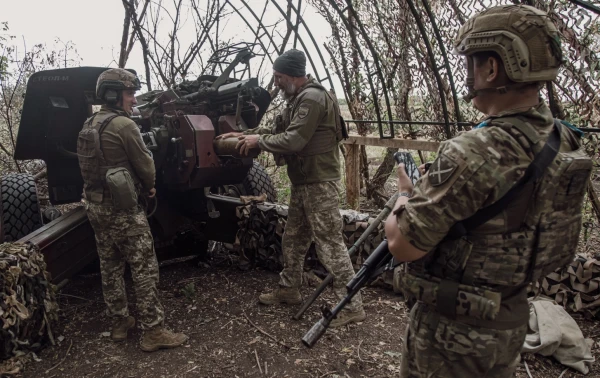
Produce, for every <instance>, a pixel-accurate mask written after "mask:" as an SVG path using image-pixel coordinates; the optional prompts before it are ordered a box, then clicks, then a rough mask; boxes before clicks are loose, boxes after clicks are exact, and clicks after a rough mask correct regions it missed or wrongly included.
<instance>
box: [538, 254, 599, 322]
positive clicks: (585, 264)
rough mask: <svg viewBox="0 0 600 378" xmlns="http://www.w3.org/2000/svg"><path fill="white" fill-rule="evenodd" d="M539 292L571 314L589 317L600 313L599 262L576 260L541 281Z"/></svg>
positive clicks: (580, 257)
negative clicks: (581, 313) (578, 313)
mask: <svg viewBox="0 0 600 378" xmlns="http://www.w3.org/2000/svg"><path fill="white" fill-rule="evenodd" d="M541 292H542V294H544V295H547V296H549V297H551V298H553V299H554V300H555V301H556V302H557V303H558V304H560V305H562V306H563V307H565V308H567V309H568V310H570V311H573V312H583V314H584V315H586V316H589V317H596V316H598V315H599V313H600V307H599V305H600V261H598V260H596V259H587V258H585V257H583V256H580V255H579V256H577V258H576V259H575V260H574V261H573V262H572V263H571V264H570V265H569V266H567V267H565V268H563V269H560V270H557V271H556V272H554V273H550V274H549V275H548V276H546V277H545V278H544V279H543V280H542V288H541Z"/></svg>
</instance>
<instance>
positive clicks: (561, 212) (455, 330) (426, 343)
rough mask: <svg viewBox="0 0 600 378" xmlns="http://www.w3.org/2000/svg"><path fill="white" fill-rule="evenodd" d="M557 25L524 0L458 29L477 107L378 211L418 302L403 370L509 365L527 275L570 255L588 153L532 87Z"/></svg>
mask: <svg viewBox="0 0 600 378" xmlns="http://www.w3.org/2000/svg"><path fill="white" fill-rule="evenodd" d="M559 42H560V40H559V35H558V32H557V30H556V27H555V26H554V25H553V24H552V22H551V21H550V19H549V17H548V16H547V14H546V13H544V12H542V11H540V10H538V9H535V8H533V7H530V6H525V5H506V6H498V7H493V8H490V9H487V10H485V11H483V12H481V13H479V14H477V15H476V16H474V17H473V18H471V19H469V20H468V21H467V22H466V23H465V24H464V25H463V26H462V27H461V28H460V30H459V32H458V37H457V39H456V42H455V49H456V50H455V51H456V52H457V53H458V54H460V55H463V56H465V59H466V61H467V64H466V69H467V83H466V84H467V88H468V94H467V96H466V97H465V99H466V100H467V101H473V105H474V106H475V107H476V108H477V109H478V110H480V111H481V112H482V113H484V114H485V115H486V117H485V119H484V120H483V122H481V124H480V125H479V126H477V127H475V128H474V129H473V130H470V131H467V132H464V133H461V134H460V135H458V136H456V137H455V138H453V139H451V140H448V141H445V142H443V143H442V144H441V146H440V148H439V150H438V156H437V158H436V160H435V161H434V162H433V164H432V165H431V168H430V169H429V171H428V172H427V173H425V174H424V176H423V178H422V179H421V180H420V181H419V182H418V183H417V185H416V186H415V187H414V188H413V185H412V183H411V181H410V179H409V178H408V176H407V175H406V174H405V173H404V169H403V167H399V169H398V188H399V191H400V192H401V196H400V197H399V199H398V201H397V203H396V206H395V208H394V211H393V212H392V214H391V215H390V216H389V217H388V219H387V220H386V224H385V232H386V236H387V238H388V243H389V248H390V252H391V253H392V254H393V255H394V257H395V258H396V259H397V260H399V261H405V262H409V263H408V265H407V267H408V269H407V271H406V272H405V273H403V274H402V277H401V281H402V290H403V292H404V295H405V297H406V298H407V299H410V301H411V302H413V303H415V304H414V305H413V306H412V308H411V311H410V320H409V323H408V325H407V329H406V334H405V338H404V343H405V344H404V352H403V353H402V368H401V376H402V377H408V376H410V377H511V376H513V374H514V372H515V369H516V364H517V363H518V359H519V353H520V350H521V346H522V345H523V342H524V340H525V336H526V333H527V324H528V319H529V306H528V302H527V287H528V285H529V284H530V283H532V282H535V281H537V280H539V279H540V278H543V277H544V276H545V275H547V274H549V273H550V272H552V271H554V270H555V269H557V268H560V267H561V266H564V265H566V264H568V263H569V262H570V261H572V259H573V257H574V254H575V249H576V246H577V241H578V237H579V231H580V229H581V209H582V203H583V197H584V193H585V189H586V186H587V182H588V180H589V177H590V174H591V169H592V162H591V160H590V158H589V157H588V156H587V154H586V153H585V151H584V149H583V148H582V146H581V137H582V133H581V131H579V130H578V129H577V128H575V127H574V126H572V125H570V124H568V123H567V122H565V121H559V120H556V119H554V118H553V115H552V113H551V112H550V110H549V108H548V106H547V105H546V103H545V102H544V101H543V100H542V98H541V97H540V94H539V90H540V88H541V85H542V84H543V83H544V82H546V81H552V80H554V79H555V78H556V76H557V74H558V69H559V67H560V65H561V62H562V54H561V50H560V43H559Z"/></svg>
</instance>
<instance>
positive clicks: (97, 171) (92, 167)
mask: <svg viewBox="0 0 600 378" xmlns="http://www.w3.org/2000/svg"><path fill="white" fill-rule="evenodd" d="M119 116H120V115H118V114H114V113H113V114H111V113H108V114H100V115H99V113H95V114H94V115H92V116H91V117H90V118H88V119H87V120H86V122H85V123H84V125H83V128H82V130H81V131H80V132H79V136H78V138H77V156H78V159H79V168H80V170H81V176H82V178H83V194H84V198H85V199H86V200H88V201H90V202H94V203H102V202H107V201H110V199H111V194H110V190H109V188H108V185H107V183H106V172H107V171H108V170H109V169H111V168H116V167H124V168H127V170H128V171H129V172H134V171H133V167H132V166H131V164H130V163H129V162H128V161H127V160H126V159H125V160H124V161H122V162H119V163H118V164H113V165H109V164H108V163H107V162H106V160H105V158H104V153H103V151H102V139H101V136H102V132H103V131H104V129H106V127H107V126H108V125H109V124H110V122H111V121H112V120H113V119H115V118H117V117H119ZM131 176H132V178H133V180H134V182H135V184H136V185H139V179H138V178H137V176H136V175H134V174H132V175H131Z"/></svg>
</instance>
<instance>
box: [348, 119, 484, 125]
mask: <svg viewBox="0 0 600 378" xmlns="http://www.w3.org/2000/svg"><path fill="white" fill-rule="evenodd" d="M344 122H352V123H376V122H377V120H375V119H345V120H344ZM386 122H389V123H392V124H395V125H445V124H446V123H445V122H441V121H386ZM455 123H456V124H457V125H460V126H475V125H477V123H475V122H455Z"/></svg>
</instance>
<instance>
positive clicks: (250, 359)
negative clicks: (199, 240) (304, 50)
mask: <svg viewBox="0 0 600 378" xmlns="http://www.w3.org/2000/svg"><path fill="white" fill-rule="evenodd" d="M127 283H128V288H131V279H130V278H129V277H128V278H127ZM276 283H277V274H275V273H273V272H268V271H264V270H260V269H255V270H251V271H247V272H243V271H241V270H240V269H238V268H237V267H235V266H231V265H229V266H226V265H223V264H222V265H221V266H213V267H212V268H208V267H207V266H206V265H200V266H198V265H197V263H195V262H192V261H181V260H179V261H176V262H173V261H171V262H165V263H162V264H161V280H160V285H159V290H160V298H161V299H162V301H163V305H164V307H165V313H166V324H167V326H168V327H170V328H172V329H174V330H176V331H181V332H185V333H186V334H188V335H189V336H190V339H189V341H188V342H187V343H186V345H185V346H184V347H181V348H177V349H171V350H160V351H158V352H155V353H145V352H143V351H141V350H140V349H139V348H138V346H137V345H138V343H139V338H140V335H141V332H140V331H139V330H137V329H136V330H135V331H134V332H133V333H132V334H130V338H129V339H128V340H127V341H125V342H123V343H120V344H116V343H113V342H111V341H110V338H109V337H108V333H107V331H108V330H109V320H108V319H107V317H106V316H105V315H104V309H105V305H104V304H103V302H102V292H101V286H100V276H99V275H98V274H91V275H86V276H78V277H75V278H74V279H72V280H71V282H69V283H68V285H67V286H66V287H65V288H64V289H63V290H62V291H61V293H60V295H59V300H60V305H61V309H62V310H61V316H60V326H59V328H58V329H55V330H54V334H55V337H56V338H58V339H60V340H61V341H60V342H58V343H57V345H56V346H52V347H49V348H47V349H45V350H44V351H42V352H41V353H40V355H39V356H38V357H39V359H40V361H38V362H35V361H32V362H31V363H29V364H28V365H27V367H26V370H25V372H24V373H23V374H21V375H19V377H48V378H52V377H94V378H100V377H111V378H112V377H115V378H116V377H160V378H162V377H263V376H264V377H319V378H322V377H392V376H397V375H398V371H399V368H400V357H401V351H402V348H401V346H402V336H403V330H404V327H405V324H406V316H407V310H406V307H405V305H404V303H403V300H402V297H401V296H399V295H397V294H394V293H393V292H392V291H388V290H385V289H382V288H374V287H369V288H366V289H365V290H364V294H363V295H364V302H365V310H366V312H367V319H366V320H365V321H364V322H363V323H361V324H358V325H350V326H347V327H344V328H343V329H340V330H334V331H331V332H328V333H327V334H326V335H325V336H324V337H323V338H322V339H321V340H320V341H319V342H318V343H317V345H316V346H314V347H313V348H312V349H307V348H306V347H304V346H303V344H302V343H301V338H302V336H303V335H304V333H305V332H306V331H307V330H308V329H310V327H311V326H312V325H313V324H314V322H315V321H317V320H318V318H319V311H318V307H319V306H320V305H321V304H323V303H324V299H319V303H318V306H317V305H316V304H315V305H313V307H312V308H311V309H310V310H309V311H308V312H307V313H306V314H305V316H304V318H303V319H301V320H300V321H294V320H292V319H291V317H292V316H293V315H294V313H295V310H297V306H292V307H266V306H262V305H259V304H258V303H257V297H258V295H259V293H260V292H261V291H262V290H264V289H265V288H267V287H273V286H274V285H276ZM312 290H313V288H312V287H305V288H304V289H303V295H304V296H305V298H306V296H308V295H309V294H310V293H311V291H312ZM129 295H130V298H131V302H132V303H130V308H131V312H132V314H133V315H134V316H135V314H136V312H135V306H134V305H133V302H134V301H135V299H134V295H133V293H132V292H130V293H129ZM324 298H326V299H328V300H329V302H330V303H332V302H333V298H332V295H331V292H329V291H326V294H325V295H324ZM575 318H576V320H577V321H578V323H579V324H580V327H581V328H582V331H583V334H584V336H585V337H590V338H593V339H594V340H598V339H599V338H600V328H599V327H598V323H597V322H595V321H589V320H585V319H583V318H581V317H579V316H577V315H575ZM598 352H599V349H598V344H597V343H594V347H593V354H594V356H598V354H599V353H598ZM524 357H525V361H526V362H527V366H528V368H529V370H530V372H531V376H532V377H542V376H544V377H558V376H559V375H560V374H561V373H562V372H563V370H565V368H564V367H563V366H562V365H560V364H558V363H557V362H555V361H553V360H551V359H548V358H543V357H537V356H533V355H527V356H524ZM517 376H518V377H527V376H528V375H527V372H526V368H525V365H524V363H523V362H522V363H521V365H520V366H519V370H518V373H517ZM574 376H579V374H576V373H575V372H574V371H573V370H567V372H566V373H565V374H564V375H562V377H574ZM588 376H589V377H597V376H600V368H598V367H597V365H595V366H594V368H593V371H592V372H591V373H590V374H589V375H588Z"/></svg>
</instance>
